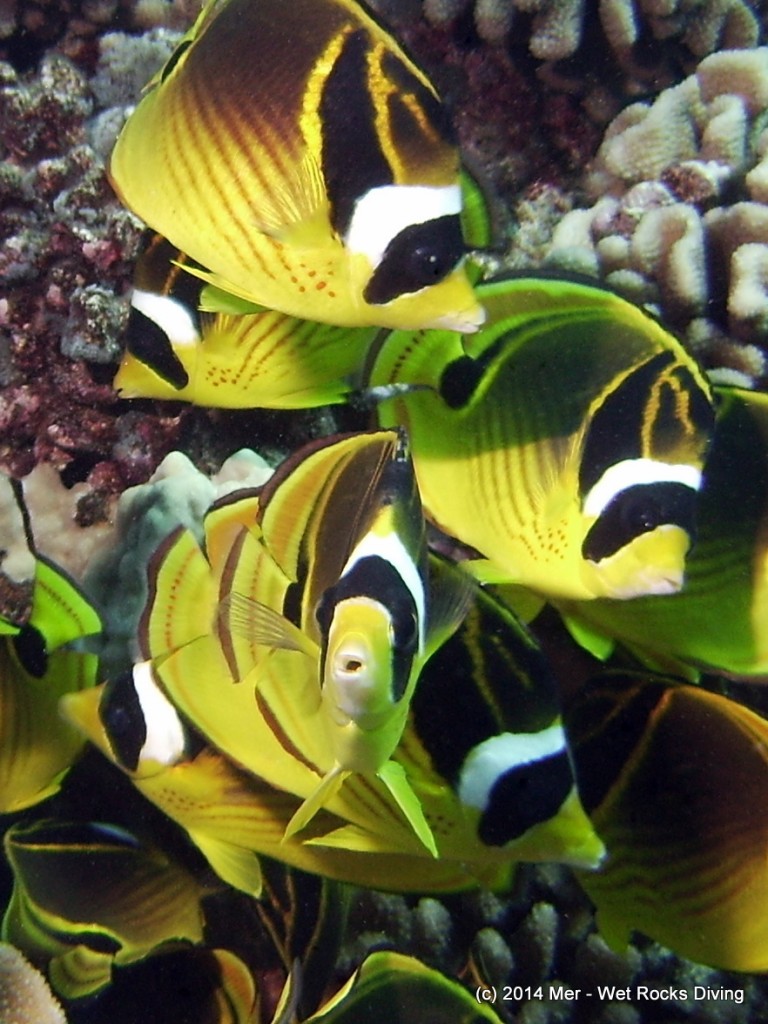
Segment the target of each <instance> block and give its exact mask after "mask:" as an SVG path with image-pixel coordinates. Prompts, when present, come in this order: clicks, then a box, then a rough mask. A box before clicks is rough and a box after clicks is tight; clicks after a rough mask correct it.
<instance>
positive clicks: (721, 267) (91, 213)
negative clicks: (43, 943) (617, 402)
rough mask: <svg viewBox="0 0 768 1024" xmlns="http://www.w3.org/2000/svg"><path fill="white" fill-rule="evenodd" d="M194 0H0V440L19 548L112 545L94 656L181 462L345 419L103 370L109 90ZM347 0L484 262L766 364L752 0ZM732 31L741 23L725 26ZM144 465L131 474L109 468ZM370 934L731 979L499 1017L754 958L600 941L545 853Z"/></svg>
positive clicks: (766, 115)
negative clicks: (472, 217)
mask: <svg viewBox="0 0 768 1024" xmlns="http://www.w3.org/2000/svg"><path fill="white" fill-rule="evenodd" d="M199 6H200V4H199V2H197V0H138V2H137V3H118V2H117V0H60V2H58V3H55V4H42V3H35V2H33V0H17V2H16V3H3V4H0V240H1V241H2V251H1V254H0V277H1V278H2V282H3V284H2V290H1V291H0V467H2V468H4V469H6V470H8V471H10V472H11V473H12V474H14V475H16V476H24V475H27V476H26V480H25V496H26V500H27V502H28V504H29V506H30V508H31V510H32V515H33V519H34V521H35V523H36V533H37V536H36V538H35V539H36V542H37V544H38V547H39V548H40V549H41V551H42V552H43V553H44V554H48V555H49V556H50V557H53V558H54V559H56V561H58V562H60V564H62V565H64V566H65V567H67V568H68V569H69V570H70V571H71V572H72V573H73V574H74V575H75V576H80V575H81V574H82V572H83V568H84V566H85V565H86V564H87V563H88V562H90V561H91V560H92V559H93V557H94V553H95V552H96V551H97V550H102V551H105V552H106V549H107V548H112V550H110V551H109V552H108V553H105V554H104V556H103V561H102V563H101V565H100V567H99V569H98V570H97V571H95V572H94V573H93V574H92V576H91V578H90V580H89V581H88V582H89V587H90V590H91V592H92V593H93V594H98V596H99V598H100V599H101V600H102V601H104V602H106V604H107V606H108V608H111V611H110V613H109V615H108V622H107V627H108V633H109V641H108V644H109V646H108V647H107V649H106V651H105V656H106V664H107V665H108V666H112V667H119V666H123V665H124V664H126V659H127V647H126V643H127V641H128V638H129V636H130V634H131V632H132V627H133V623H134V622H135V617H136V615H137V614H138V612H137V609H138V607H140V604H141V602H142V601H143V596H142V595H143V591H142V589H141V588H142V587H143V586H144V582H143V570H144V564H145V561H146V557H147V553H148V552H149V551H150V550H151V548H152V547H153V546H154V545H155V544H156V543H157V540H158V538H159V537H160V536H161V535H162V534H163V533H165V532H167V531H168V530H169V529H171V528H172V525H174V524H176V523H178V522H182V521H183V522H190V523H191V524H195V523H197V522H198V520H199V516H200V514H201V512H202V510H203V509H204V508H205V507H206V506H207V504H208V503H209V502H210V500H211V497H212V496H213V494H214V493H216V490H215V488H216V486H218V485H216V484H210V483H209V481H208V480H207V478H203V477H201V476H200V474H199V473H198V472H197V471H196V470H195V469H194V467H193V465H192V463H194V464H195V465H197V466H198V467H201V468H202V469H203V470H204V471H205V472H208V471H210V470H211V469H212V467H213V466H217V465H219V464H220V463H221V461H222V460H223V459H224V458H225V457H226V456H227V455H229V454H231V452H233V451H234V450H235V449H236V448H239V447H240V446H241V445H243V444H245V443H246V442H247V443H248V444H252V445H257V446H258V447H259V450H263V451H264V452H265V454H266V455H267V456H268V458H269V460H270V461H271V460H272V459H273V458H274V457H275V456H276V455H277V454H279V453H282V452H285V451H287V450H289V449H291V448H292V447H295V446H296V445H297V444H298V443H299V441H301V440H304V439H306V437H308V436H317V435H319V434H321V433H327V432H330V431H332V430H333V429H335V428H336V427H337V426H338V425H339V424H342V425H348V424H352V425H355V426H357V425H360V424H362V423H364V422H365V421H366V412H365V411H363V412H362V413H361V412H360V410H357V409H353V410H351V411H342V412H339V413H334V414H328V413H326V412H322V413H312V414H301V415H299V416H294V417H291V418H290V419H289V418H286V417H284V416H282V415H280V414H263V413H262V414H256V415H254V414H250V413H243V414H229V413H227V414H222V413H216V412H212V413H208V412H200V411H195V410H188V409H183V410H179V409H178V408H176V407H170V406H163V405H162V404H160V403H151V402H136V403H130V404H129V403H126V402H121V401H118V400H117V399H116V396H115V394H114V392H113V391H112V389H111V387H110V386H109V384H108V381H109V380H110V378H111V367H112V364H113V363H114V362H115V360H116V357H117V355H118V354H119V349H120V344H121V340H120V338H121V332H122V328H123V325H124V323H125V320H126V317H127V292H128V289H129V286H130V280H131V274H132V268H133V260H134V258H135V255H136V253H137V250H138V241H139V236H140V232H141V227H142V226H141V225H140V224H139V223H138V221H137V220H136V219H135V218H134V217H133V216H132V215H131V214H130V213H128V212H127V211H125V210H124V209H123V208H122V207H121V206H120V204H119V203H118V202H117V201H116V199H115V198H114V196H113V194H112V192H111V190H110V188H109V186H108V183H107V180H106V177H105V173H104V163H105V160H106V158H107V156H108V154H109V151H110V149H111V146H112V144H113V142H114V139H115V137H116V135H117V132H118V131H119V129H120V127H121V125H122V123H123V120H124V117H125V110H126V107H128V106H129V105H131V104H133V103H134V102H135V101H136V99H137V97H138V93H139V90H140V88H141V86H142V85H143V83H144V82H145V81H146V79H147V77H149V75H150V74H151V73H153V72H154V71H155V70H156V69H157V68H159V67H160V66H161V65H162V63H163V61H164V60H165V59H166V57H167V56H168V54H169V53H170V52H171V50H172V48H173V46H174V44H175V42H176V41H177V40H178V38H179V33H180V32H181V31H183V30H185V29H186V28H187V27H188V25H189V24H190V23H191V20H192V18H193V17H194V15H195V14H196V13H197V10H199ZM373 6H375V7H376V9H377V10H378V11H379V12H380V14H381V16H382V17H383V18H386V19H388V20H389V21H390V22H391V23H392V24H396V25H398V26H399V27H400V28H401V30H402V34H403V37H404V38H405V39H406V41H407V42H408V44H409V45H410V46H411V48H412V49H413V50H414V52H416V53H417V54H419V56H421V57H422V59H423V60H424V62H425V63H426V64H428V65H429V66H431V67H433V68H435V69H436V73H437V76H438V78H439V79H440V81H441V84H442V88H443V92H444V94H445V95H446V96H447V98H448V100H449V101H450V102H451V103H452V105H453V107H454V109H455V123H456V128H457V131H458V134H459V136H460V139H461V142H462V146H463V148H464V152H465V154H466V156H467V160H468V163H470V164H471V165H472V167H473V168H475V167H477V168H478V170H479V172H480V174H481V177H482V178H483V180H484V181H486V180H487V181H488V182H490V184H491V187H492V190H493V191H494V193H495V195H496V196H497V198H498V199H499V205H500V206H501V208H502V212H501V216H502V219H507V220H508V221H509V222H511V227H508V233H509V244H508V246H507V252H506V253H505V254H504V256H503V257H502V258H501V260H500V262H502V263H503V265H504V266H507V267H513V268H519V267H527V268H530V267H539V266H541V265H542V264H544V263H546V264H547V265H548V266H550V267H555V268H567V269H574V270H578V271H581V272H586V273H588V274H591V275H592V276H598V277H600V278H602V279H603V280H605V281H607V282H608V283H609V284H611V285H612V286H614V287H615V288H616V289H617V290H619V291H621V292H622V293H623V294H625V295H626V296H628V297H629V298H632V299H634V300H636V301H639V302H642V303H645V304H650V305H651V306H654V307H655V308H656V309H657V310H658V311H659V312H660V313H661V314H662V316H663V318H664V320H665V322H668V323H669V324H670V325H672V326H673V327H675V328H676V329H677V331H678V332H680V333H681V334H683V335H684V337H685V338H686V339H687V341H688V342H689V344H690V345H691V346H692V348H693V349H694V350H695V351H696V352H697V353H698V354H699V355H700V356H701V357H702V358H703V359H704V360H705V362H706V364H707V365H708V367H710V368H712V369H713V371H714V372H715V373H716V375H717V376H718V377H719V379H720V380H724V381H728V380H730V381H734V382H737V383H747V384H758V385H764V384H765V381H766V377H767V375H768V354H767V353H768V112H767V111H768V50H767V49H766V48H761V49H758V48H755V47H756V43H758V42H759V41H761V40H763V39H764V36H765V29H764V20H765V4H764V3H762V4H761V3H759V2H758V0H700V2H684V0H668V2H664V3H661V2H659V0H636V2H634V3H630V2H627V0H608V2H604V3H601V4H599V5H598V3H597V2H596V0H568V2H560V0H477V2H476V3H472V2H471V0H425V2H424V3H423V4H420V3H419V0H376V2H375V3H374V4H373ZM470 23H471V26H470ZM487 44H490V45H487ZM502 44H503V45H502ZM739 47H741V48H746V49H739V50H736V49H734V51H733V52H727V51H729V50H731V49H733V48H739ZM714 51H721V52H714ZM707 54H712V55H711V56H706V55H707ZM701 57H703V58H704V59H703V60H701V62H700V63H699V64H698V66H696V61H697V60H698V59H699V58H701ZM593 58H594V66H590V61H591V60H593ZM686 75H687V77H686ZM662 87H663V88H662ZM640 91H642V94H643V98H642V99H641V100H639V101H638V100H637V96H638V94H639V92H640ZM630 100H634V101H635V102H631V103H629V101H630ZM628 103H629V105H627V104H628ZM606 125H607V128H606ZM177 447H178V448H181V449H182V450H183V451H185V452H186V453H187V454H188V455H190V456H191V457H192V462H190V463H187V462H184V461H182V459H183V457H181V456H176V455H174V456H173V458H171V459H170V461H168V462H162V460H163V459H164V458H165V457H166V455H167V453H168V452H169V451H171V450H172V449H174V448H177ZM159 465H160V466H161V468H160V469H158V468H157V467H158V466H159ZM252 470H253V471H254V472H255V476H254V477H253V479H254V480H260V479H262V473H261V467H254V465H253V463H252V462H251V461H250V460H249V459H248V458H247V457H245V458H243V459H240V460H238V459H234V460H232V461H231V462H230V463H229V464H228V465H227V467H226V470H225V471H223V472H224V477H226V476H227V474H229V473H234V479H236V480H239V481H241V482H242V481H248V480H250V479H251V476H250V474H251V471H252ZM153 473H154V474H155V475H154V476H153V475H152V474H153ZM150 479H151V483H150V485H149V487H148V488H146V489H141V490H133V491H132V490H127V491H126V489H128V488H135V487H137V485H143V484H144V483H145V481H147V480H150ZM222 479H223V478H222ZM203 480H204V482H202V481H203ZM225 487H226V485H224V488H225ZM124 492H126V493H125V496H124V497H123V498H122V499H121V500H120V503H119V505H118V502H117V498H118V496H119V495H121V494H123V493H124ZM219 493H221V491H220V492H219ZM145 505H152V506H153V508H154V511H155V512H156V515H155V516H154V518H153V516H152V515H150V516H147V517H142V519H146V522H152V523H153V527H152V531H150V532H149V533H148V535H147V537H143V538H137V537H136V536H135V532H131V522H132V518H133V516H134V513H135V512H136V511H137V510H138V509H139V508H140V507H144V506H145ZM14 509H15V506H13V503H12V502H11V501H9V502H8V504H7V508H6V505H5V504H4V505H3V510H2V516H3V518H2V522H3V525H4V540H3V548H4V550H6V549H7V550H8V552H9V553H8V554H7V555H4V556H3V560H2V563H0V571H1V572H2V603H0V610H2V612H3V614H4V615H7V616H9V617H10V616H11V614H12V613H13V614H17V615H18V616H19V617H20V618H23V615H24V612H25V609H26V611H28V607H27V605H28V599H29V593H30V589H29V585H28V579H27V577H26V576H25V573H28V571H29V559H30V556H29V551H28V548H27V545H26V537H25V535H24V530H23V524H22V523H21V522H20V521H19V517H18V514H17V512H16V511H15V510H14ZM115 519H117V523H118V525H117V527H116V528H115V526H114V523H115ZM145 525H146V523H145ZM6 526H8V532H6V531H5V527H6ZM115 529H117V531H118V532H119V533H120V535H121V537H122V539H121V540H119V541H118V542H116V540H115V538H116V536H117V535H116V533H115V532H114V531H115ZM9 536H12V537H13V539H14V542H15V543H14V544H13V545H11V544H10V542H9V540H8V539H5V538H7V537H9ZM137 551H142V552H143V554H141V555H140V556H137V555H136V552H137ZM126 552H130V554H126ZM116 579H118V580H119V586H116V585H115V580H116ZM8 580H10V581H11V583H12V584H13V588H10V589H9V583H8ZM16 587H18V589H14V588H16ZM11 590H12V592H11ZM6 591H8V593H6ZM107 598H109V599H110V600H109V601H107V600H106V599H107ZM382 942H385V943H389V944H392V943H394V944H396V945H397V946H398V948H399V949H402V950H404V951H408V952H412V953H414V954H415V955H417V956H419V957H421V958H422V959H424V960H425V961H426V962H427V963H429V964H431V965H433V966H436V967H440V968H442V969H444V970H446V971H449V972H454V973H455V972H456V971H457V970H459V969H460V968H461V967H462V966H463V965H464V964H465V963H466V962H467V958H468V957H469V960H470V962H471V963H472V964H474V966H475V968H476V969H477V970H478V971H479V972H480V973H481V975H482V977H483V978H487V979H489V980H490V981H491V982H492V983H494V984H500V983H503V982H504V979H506V982H507V983H508V984H512V985H521V986H535V985H537V984H539V983H545V982H549V981H555V980H557V981H562V982H563V983H567V984H569V985H572V986H574V987H579V986H582V987H585V988H588V987H589V986H593V985H595V984H596V983H597V982H600V983H602V984H615V985H616V986H618V987H622V986H626V985H629V984H637V983H639V982H642V983H647V984H649V985H651V986H657V987H658V986H662V985H680V986H684V985H687V986H688V987H691V986H692V985H693V984H694V983H697V984H705V985H711V986H713V987H716V986H719V985H729V986H731V987H734V988H739V989H742V988H743V989H744V990H745V991H746V998H745V1002H744V1004H742V1005H741V1006H738V1007H734V1006H732V1005H728V1006H723V1005H718V1004H716V1003H712V1004H711V1005H706V1004H702V1003H693V1002H691V1001H688V1003H675V1004H669V1003H664V1002H658V1003H649V1004H648V1005H647V1006H646V1007H645V1008H644V1009H643V1012H642V1014H641V1013H640V1012H639V1011H638V1010H636V1009H635V1008H634V1007H630V1006H625V1005H622V1004H620V1003H601V1004H600V1005H599V1006H594V1005H592V1006H584V1005H582V1006H581V1007H579V1008H578V1012H577V1017H576V1018H574V1017H573V1007H569V1006H567V1005H565V1006H564V1005H563V1004H562V1003H556V1002H553V1001H550V1002H547V1001H542V1000H539V999H528V1000H525V999H521V1000H518V1001H517V1002H514V1001H513V1002H510V1003H508V1004H507V1005H506V1006H504V1007H503V1008H502V1007H498V1009H499V1010H500V1012H502V1013H505V1014H506V1017H505V1019H507V1020H509V1021H511V1020H513V1019H515V1020H519V1021H521V1022H527V1024H533V1022H534V1021H536V1022H539V1021H541V1022H555V1021H560V1020H565V1019H568V1020H573V1019H579V1020H582V1019H583V1020H587V1019H590V1020H595V1021H599V1022H603V1021H604V1022H605V1024H608V1022H609V1021H612V1022H616V1024H637V1022H639V1021H640V1020H642V1021H645V1022H648V1024H651V1022H657V1021H658V1022H662V1021H664V1022H667V1021H669V1020H676V1021H692V1022H702V1024H704V1022H708V1021H715V1020H720V1019H725V1014H726V1011H728V1012H730V1013H731V1016H730V1017H729V1019H730V1020H733V1021H738V1022H741V1021H744V1022H746V1021H748V1020H750V1019H757V1016H758V1015H759V1014H760V1012H762V1011H763V1010H764V1005H765V1004H764V997H763V995H762V993H761V986H760V982H759V981H758V980H756V979H752V978H746V979H741V978H737V977H735V976H729V975H725V974H723V973H721V972H716V971H709V970H705V969H702V968H695V967H693V966H691V965H688V964H685V963H682V962H680V961H678V960H677V959H676V958H675V957H674V956H672V954H670V953H669V952H667V951H665V950H663V949H662V948H661V947H659V946H656V945H654V944H651V943H640V944H638V945H637V946H633V947H630V949H629V951H628V953H627V954H626V955H618V954H616V953H614V952H613V951H611V950H609V949H608V948H607V947H606V946H605V944H604V943H603V942H602V940H601V939H600V938H599V937H598V936H597V935H596V934H595V933H594V926H593V924H592V915H591V910H590V907H589V904H588V902H587V900H586V898H585V897H584V895H583V894H582V893H581V891H580V889H579V888H578V886H577V885H576V883H575V882H574V881H573V879H572V878H571V876H570V875H569V874H568V872H566V871H564V870H559V869H556V868H538V869H535V870H534V869H527V868H525V869H521V871H520V872H519V875H518V880H517V883H516V888H515V891H514V892H513V893H512V894H511V896H510V897H509V898H504V899H502V898H500V897H496V896H492V895H490V894H488V893H478V894H472V895H467V896H461V897H455V898H451V899H446V900H435V899H432V898H425V899H422V900H420V901H418V902H415V903H414V902H413V901H409V900H407V899H405V898H403V897H399V896H397V897H395V896H382V895H379V894H372V893H365V894H362V895H361V896H360V897H359V899H358V901H357V903H356V905H355V907H354V909H353V914H352V918H351V938H350V940H349V943H348V946H347V949H346V950H345V953H344V955H343V956H342V958H341V960H340V963H339V973H340V974H344V973H345V971H346V970H347V968H351V967H352V966H354V965H355V964H356V963H358V962H359V960H360V959H361V957H362V955H363V953H364V951H365V950H367V949H369V948H370V947H371V946H372V945H376V944H379V943H382ZM694 979H696V980H695V982H694ZM3 997H5V992H3ZM578 1014H581V1016H580V1017H579V1016H578ZM590 1014H591V1016H590ZM9 1019H12V1018H9ZM22 1019H24V1020H31V1019H35V1020H38V1019H39V1020H40V1021H41V1024H42V1021H43V1020H45V1018H44V1017H42V1016H41V1017H34V1018H33V1017H31V1016H29V1015H27V1016H26V1017H23V1018H22ZM50 1019H51V1021H60V1020H62V1019H63V1017H62V1016H61V1015H59V1016H58V1017H56V1016H54V1017H51V1018H50Z"/></svg>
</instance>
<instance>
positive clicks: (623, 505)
mask: <svg viewBox="0 0 768 1024" xmlns="http://www.w3.org/2000/svg"><path fill="white" fill-rule="evenodd" d="M696 500H697V492H696V491H695V490H694V489H693V488H692V487H688V486H686V485H685V484H681V483H677V482H669V481H660V482H657V483H653V484H635V485H634V486H631V487H627V488H626V489H625V490H623V491H620V492H619V493H618V494H616V495H615V497H614V498H613V499H612V500H611V501H610V502H609V503H608V504H607V505H606V507H605V508H604V509H603V511H602V512H601V513H600V515H599V516H598V518H597V519H596V521H595V522H594V524H593V525H592V528H591V529H590V531H589V533H588V534H587V536H586V538H585V539H584V543H583V545H582V549H581V550H582V554H583V556H584V557H585V558H587V559H589V560H590V561H593V562H599V561H600V560H601V559H603V558H608V557H609V556H610V555H614V554H615V553H616V552H617V551H619V550H620V549H621V548H623V547H625V546H626V545H627V544H629V543H630V542H631V541H633V540H635V538H637V537H639V536H641V535H642V534H644V533H649V532H650V531H651V530H655V529H656V528H657V527H659V526H663V525H670V526H679V527H681V528H682V529H684V530H686V531H687V533H688V535H689V536H690V537H691V539H693V536H694V533H695V514H696Z"/></svg>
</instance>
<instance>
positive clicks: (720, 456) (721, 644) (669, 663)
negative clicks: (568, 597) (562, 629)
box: [558, 388, 768, 679]
mask: <svg viewBox="0 0 768 1024" xmlns="http://www.w3.org/2000/svg"><path fill="white" fill-rule="evenodd" d="M716 397H717V401H718V408H717V422H716V425H715V431H714V436H713V440H712V447H711V449H710V452H709V455H708V457H707V461H706V465H705V467H704V481H703V485H702V489H701V494H700V500H699V504H698V511H697V522H698V532H697V539H696V544H695V545H694V547H693V550H692V551H691V553H690V555H689V557H688V560H687V563H686V573H685V583H684V584H683V587H682V589H681V590H680V592H679V593H677V594H671V595H669V596H662V597H654V598H648V599H644V598H639V599H638V600H637V601H632V603H631V605H626V606H625V605H624V604H622V603H618V602H615V601H608V600H598V601H591V602H589V604H587V603H578V604H577V603H565V602H562V603H560V602H558V606H559V609H560V611H561V613H562V614H563V616H564V618H565V621H566V624H567V626H568V628H569V629H570V630H571V632H572V633H573V635H574V637H575V638H576V639H577V640H578V641H579V642H580V643H582V644H583V645H584V646H585V647H587V648H588V649H589V650H591V651H592V652H593V653H594V654H596V655H597V656H599V657H606V656H607V655H608V654H609V653H610V651H611V649H612V648H613V646H614V643H615V642H616V641H618V642H620V643H623V644H624V645H626V646H629V647H631V648H632V649H633V651H634V652H635V653H636V654H637V655H638V656H639V657H641V658H642V659H643V661H645V662H646V663H649V664H651V665H654V666H656V667H657V668H658V667H662V668H665V669H666V670H672V671H674V672H676V673H678V674H686V675H689V676H692V677H695V676H696V675H697V671H698V670H699V669H708V670H710V671H714V672H718V673H723V674H727V675H729V676H734V677H739V678H745V679H748V678H758V679H765V678H768V572H767V568H768V547H767V546H768V397H766V396H765V395H763V394H757V393H755V392H751V391H740V390H738V389H731V388H718V389H716Z"/></svg>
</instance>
